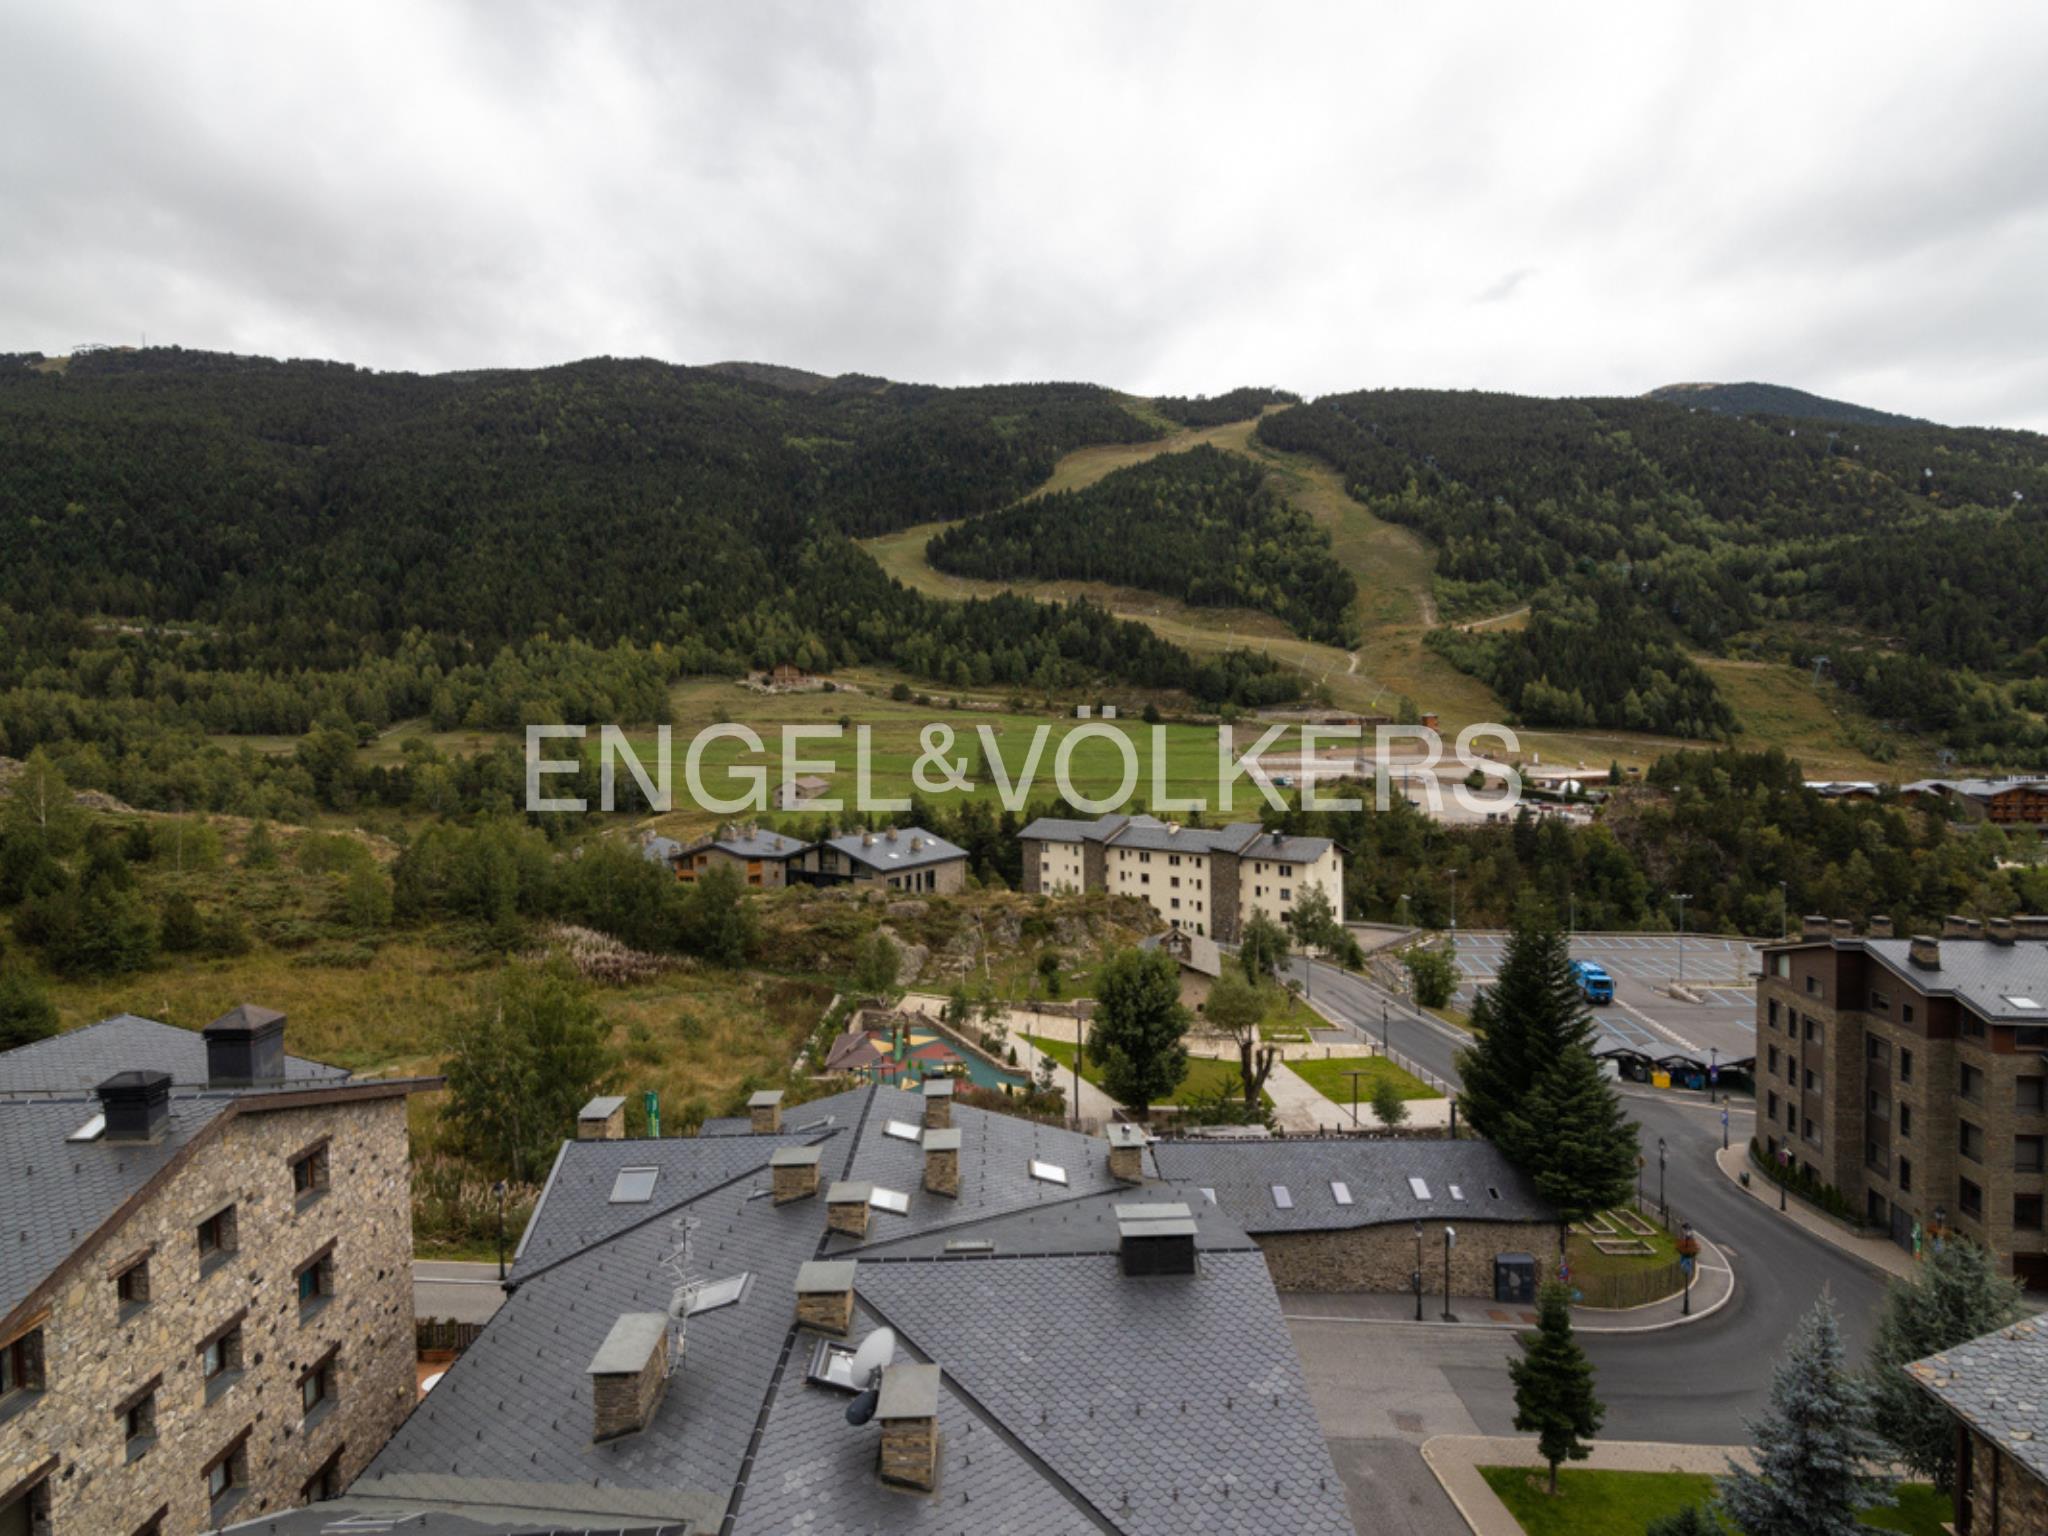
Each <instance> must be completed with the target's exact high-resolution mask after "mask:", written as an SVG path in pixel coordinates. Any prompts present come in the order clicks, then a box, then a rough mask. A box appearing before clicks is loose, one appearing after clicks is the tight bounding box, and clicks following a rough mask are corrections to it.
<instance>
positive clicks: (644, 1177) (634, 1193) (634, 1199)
mask: <svg viewBox="0 0 2048 1536" xmlns="http://www.w3.org/2000/svg"><path fill="white" fill-rule="evenodd" d="M660 1177H661V1170H660V1169H659V1168H621V1169H620V1170H619V1175H618V1177H617V1178H615V1179H613V1180H612V1194H611V1203H612V1204H613V1205H645V1204H646V1203H647V1202H648V1201H650V1200H652V1199H653V1198H654V1181H655V1180H656V1179H658V1178H660Z"/></svg>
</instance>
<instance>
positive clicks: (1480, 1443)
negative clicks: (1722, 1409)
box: [1421, 1435, 1753, 1536]
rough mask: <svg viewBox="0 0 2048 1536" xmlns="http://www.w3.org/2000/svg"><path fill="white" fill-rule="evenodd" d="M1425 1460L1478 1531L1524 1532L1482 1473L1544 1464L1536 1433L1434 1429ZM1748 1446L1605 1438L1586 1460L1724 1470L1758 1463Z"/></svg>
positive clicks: (1644, 1468) (1602, 1464) (1644, 1467)
mask: <svg viewBox="0 0 2048 1536" xmlns="http://www.w3.org/2000/svg"><path fill="white" fill-rule="evenodd" d="M1421 1451H1422V1460H1423V1464H1424V1465H1425V1466H1427V1467H1428V1468H1429V1470H1430V1475H1431V1476H1433V1477H1434V1478H1435V1479H1436V1480H1437V1486H1438V1487H1440V1488H1442V1489H1443V1491H1444V1497H1445V1498H1447V1499H1449V1500H1450V1501H1451V1506H1452V1508H1454V1509H1456V1510H1457V1512H1458V1517H1459V1518H1460V1519H1462V1520H1463V1521H1464V1522H1465V1524H1466V1526H1467V1527H1468V1528H1469V1529H1470V1530H1471V1531H1472V1532H1473V1536H1522V1525H1521V1522H1520V1521H1518V1520H1517V1519H1515V1517H1514V1515H1513V1514H1512V1513H1510V1512H1509V1510H1508V1507H1507V1505H1505V1504H1503V1503H1502V1502H1501V1500H1500V1496H1499V1495H1498V1494H1496V1493H1495V1492H1494V1491H1493V1486H1492V1485H1491V1484H1490V1483H1488V1482H1487V1481H1486V1479H1485V1478H1484V1477H1482V1476H1480V1473H1479V1468H1480V1465H1481V1463H1482V1461H1483V1462H1484V1464H1485V1465H1488V1466H1515V1467H1522V1466H1526V1467H1528V1468H1530V1469H1531V1470H1536V1469H1539V1468H1541V1467H1542V1465H1543V1460H1542V1457H1541V1456H1540V1455H1539V1454H1538V1453H1537V1450H1536V1440H1535V1438H1534V1437H1533V1436H1531V1437H1529V1438H1527V1439H1523V1438H1521V1437H1519V1436H1506V1435H1432V1436H1430V1438H1429V1439H1427V1440H1425V1441H1423V1442H1422V1446H1421ZM1751 1454H1752V1453H1751V1452H1750V1451H1749V1450H1748V1448H1746V1447H1743V1446H1725V1445H1687V1444H1683V1443H1681V1442H1677V1441H1659V1440H1599V1441H1595V1442H1594V1443H1593V1454H1592V1456H1591V1457H1590V1458H1588V1459H1587V1461H1586V1462H1584V1463H1582V1465H1584V1466H1588V1467H1591V1468H1594V1469H1596V1470H1609V1471H1636V1472H1648V1471H1671V1472H1681V1471H1682V1472H1705V1473H1709V1474H1711V1475H1714V1476H1719V1475H1720V1474H1722V1473H1724V1472H1725V1471H1727V1470H1728V1468H1729V1467H1730V1466H1731V1465H1752V1464H1753V1463H1752V1461H1751Z"/></svg>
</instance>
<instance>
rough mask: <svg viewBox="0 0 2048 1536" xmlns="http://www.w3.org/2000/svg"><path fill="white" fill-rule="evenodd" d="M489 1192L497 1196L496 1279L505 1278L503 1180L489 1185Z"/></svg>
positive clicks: (504, 1190) (504, 1193) (504, 1194)
mask: <svg viewBox="0 0 2048 1536" xmlns="http://www.w3.org/2000/svg"><path fill="white" fill-rule="evenodd" d="M491 1193H492V1194H494V1195H496V1196H497V1197H498V1279H499V1280H500V1281H503V1280H504V1278H505V1196H506V1193H507V1190H506V1187H505V1181H504V1180H503V1179H500V1180H498V1182H497V1183H495V1184H493V1185H492V1186H491Z"/></svg>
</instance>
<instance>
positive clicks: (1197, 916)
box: [1018, 816, 1344, 944]
mask: <svg viewBox="0 0 2048 1536" xmlns="http://www.w3.org/2000/svg"><path fill="white" fill-rule="evenodd" d="M1018 837H1019V840H1020V841H1021V842H1022V843H1023V845H1024V889H1025V890H1027V891H1030V892H1032V893H1034V894H1036V893H1039V892H1046V893H1051V892H1055V891H1114V892H1116V893H1117V894H1118V895H1125V896H1138V897H1142V898H1143V899H1144V900H1145V901H1146V902H1147V903H1148V904H1149V905H1150V906H1151V908H1152V910H1153V911H1154V912H1155V913H1157V914H1158V915H1159V918H1160V920H1161V921H1163V922H1165V923H1167V924H1168V925H1169V926H1171V927H1174V928H1186V929H1188V930H1190V931H1192V932H1194V933H1196V934H1200V935H1202V936H1204V937H1207V938H1212V939H1217V940H1220V941H1221V942H1223V943H1225V944H1234V943H1236V942H1237V939H1238V936H1239V935H1240V934H1241V933H1242V932H1243V931H1244V924H1245V922H1246V921H1247V920H1248V919H1249V918H1250V917H1251V915H1252V913H1253V912H1263V913H1265V914H1266V915H1267V916H1268V917H1270V918H1273V919H1274V920H1275V921H1281V920H1284V919H1285V918H1286V917H1287V915H1288V914H1289V913H1290V912H1292V911H1293V910H1294V909H1295V907H1296V906H1297V905H1298V904H1299V902H1300V900H1301V898H1302V896H1303V895H1304V894H1306V892H1307V891H1308V889H1309V888H1310V887H1311V886H1314V887H1318V888H1320V889H1321V890H1322V892H1323V894H1324V895H1325V896H1327V897H1328V898H1329V901H1330V910H1331V911H1332V912H1334V913H1336V914H1337V915H1338V916H1340V917H1341V916H1342V915H1343V912H1344V854H1343V850H1341V849H1340V848H1338V846H1337V845H1336V844H1335V843H1333V842H1331V841H1330V840H1329V839H1328V838H1327V837H1296V836H1293V835H1291V834H1288V833H1284V832H1268V831H1266V830H1265V829H1264V828H1262V827H1260V826H1258V825H1257V824H1255V823H1251V822H1238V823H1234V824H1232V825H1230V826H1227V827H1188V826H1182V825H1181V824H1180V823H1178V822H1165V821H1161V820H1160V819H1159V818H1158V817H1156V816H1104V817H1102V818H1101V819H1100V820H1098V821H1073V820H1069V819H1066V818H1063V817H1058V816H1041V817H1039V818H1038V819H1037V820H1036V821H1034V822H1032V823H1031V824H1030V825H1029V826H1028V827H1026V828H1025V829H1024V830H1023V831H1022V832H1021V833H1019V834H1018Z"/></svg>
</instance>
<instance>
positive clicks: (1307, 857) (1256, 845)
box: [1017, 816, 1336, 864]
mask: <svg viewBox="0 0 2048 1536" xmlns="http://www.w3.org/2000/svg"><path fill="white" fill-rule="evenodd" d="M1017 836H1018V837H1019V838H1022V839H1028V840H1033V841H1038V842H1050V843H1082V842H1087V843H1103V844H1105V845H1108V846H1111V847H1116V848H1143V849H1149V850H1151V851H1153V852H1165V853H1233V854H1236V855H1237V856H1238V857H1239V858H1245V859H1276V860H1280V861H1282V862H1284V863H1289V864H1313V863H1314V862H1315V861H1316V860H1317V859H1319V858H1321V857H1322V856H1323V855H1324V854H1326V853H1328V852H1329V851H1330V849H1331V848H1333V847H1334V846H1336V845H1335V844H1334V843H1332V842H1331V841H1330V839H1329V838H1327V837H1298V836H1295V835H1293V834H1290V833H1273V832H1267V831H1266V830H1265V828H1263V827H1261V826H1260V825H1259V824H1258V823H1257V822H1252V821H1237V822H1232V823H1230V824H1229V825H1228V826H1222V827H1189V826H1182V827H1180V828H1179V830H1177V831H1176V830H1175V828H1174V826H1173V825H1172V824H1170V823H1167V822H1164V821H1161V820H1160V819H1159V818H1158V817H1157V816H1104V817H1102V818H1101V819H1100V820H1097V821H1075V820H1073V819H1071V818H1069V817H1063V816H1040V817H1039V818H1037V819H1036V820H1035V821H1033V822H1032V823H1031V824H1030V825H1029V826H1027V827H1025V828H1024V830H1023V831H1022V832H1019V833H1018V834H1017Z"/></svg>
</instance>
